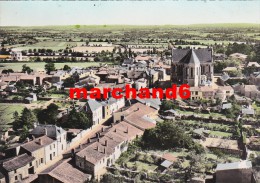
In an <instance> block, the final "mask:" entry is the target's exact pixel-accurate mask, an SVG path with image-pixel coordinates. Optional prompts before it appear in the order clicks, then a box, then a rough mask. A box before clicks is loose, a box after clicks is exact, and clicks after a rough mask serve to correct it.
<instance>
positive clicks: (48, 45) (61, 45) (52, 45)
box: [14, 38, 85, 51]
mask: <svg viewBox="0 0 260 183" xmlns="http://www.w3.org/2000/svg"><path fill="white" fill-rule="evenodd" d="M44 39H46V38H44ZM84 43H85V42H64V41H41V42H38V43H36V44H32V45H26V46H20V47H17V48H15V49H14V50H29V49H43V48H44V49H52V50H54V51H58V50H60V49H65V48H66V47H74V46H81V45H82V44H84Z"/></svg>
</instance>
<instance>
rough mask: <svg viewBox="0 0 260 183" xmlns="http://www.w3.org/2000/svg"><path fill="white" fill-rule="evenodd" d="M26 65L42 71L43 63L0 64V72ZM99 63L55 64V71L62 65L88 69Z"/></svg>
mask: <svg viewBox="0 0 260 183" xmlns="http://www.w3.org/2000/svg"><path fill="white" fill-rule="evenodd" d="M24 64H26V65H27V66H29V67H30V68H31V69H33V70H37V69H41V70H42V69H44V66H45V64H46V63H45V62H16V63H0V70H2V69H13V70H14V71H21V70H22V66H23V65H24ZM99 64H100V62H64V63H55V67H56V69H62V68H63V66H64V65H68V66H70V67H90V66H99Z"/></svg>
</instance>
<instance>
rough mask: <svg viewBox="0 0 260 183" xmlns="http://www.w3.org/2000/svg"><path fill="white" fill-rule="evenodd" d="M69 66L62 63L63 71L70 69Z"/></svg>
mask: <svg viewBox="0 0 260 183" xmlns="http://www.w3.org/2000/svg"><path fill="white" fill-rule="evenodd" d="M70 69H71V68H70V66H68V65H64V67H63V70H64V71H68V70H70Z"/></svg>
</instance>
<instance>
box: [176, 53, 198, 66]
mask: <svg viewBox="0 0 260 183" xmlns="http://www.w3.org/2000/svg"><path fill="white" fill-rule="evenodd" d="M179 62H180V63H184V64H200V61H199V58H198V57H197V55H196V53H195V51H194V50H192V49H191V50H189V51H188V53H187V54H186V55H185V56H184V57H183V58H182V59H181V60H180V61H179Z"/></svg>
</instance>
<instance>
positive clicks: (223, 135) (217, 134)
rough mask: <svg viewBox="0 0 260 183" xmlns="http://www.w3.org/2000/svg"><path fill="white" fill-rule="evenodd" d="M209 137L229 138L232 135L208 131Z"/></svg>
mask: <svg viewBox="0 0 260 183" xmlns="http://www.w3.org/2000/svg"><path fill="white" fill-rule="evenodd" d="M210 135H215V136H218V137H230V136H232V133H227V132H220V131H210Z"/></svg>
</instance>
